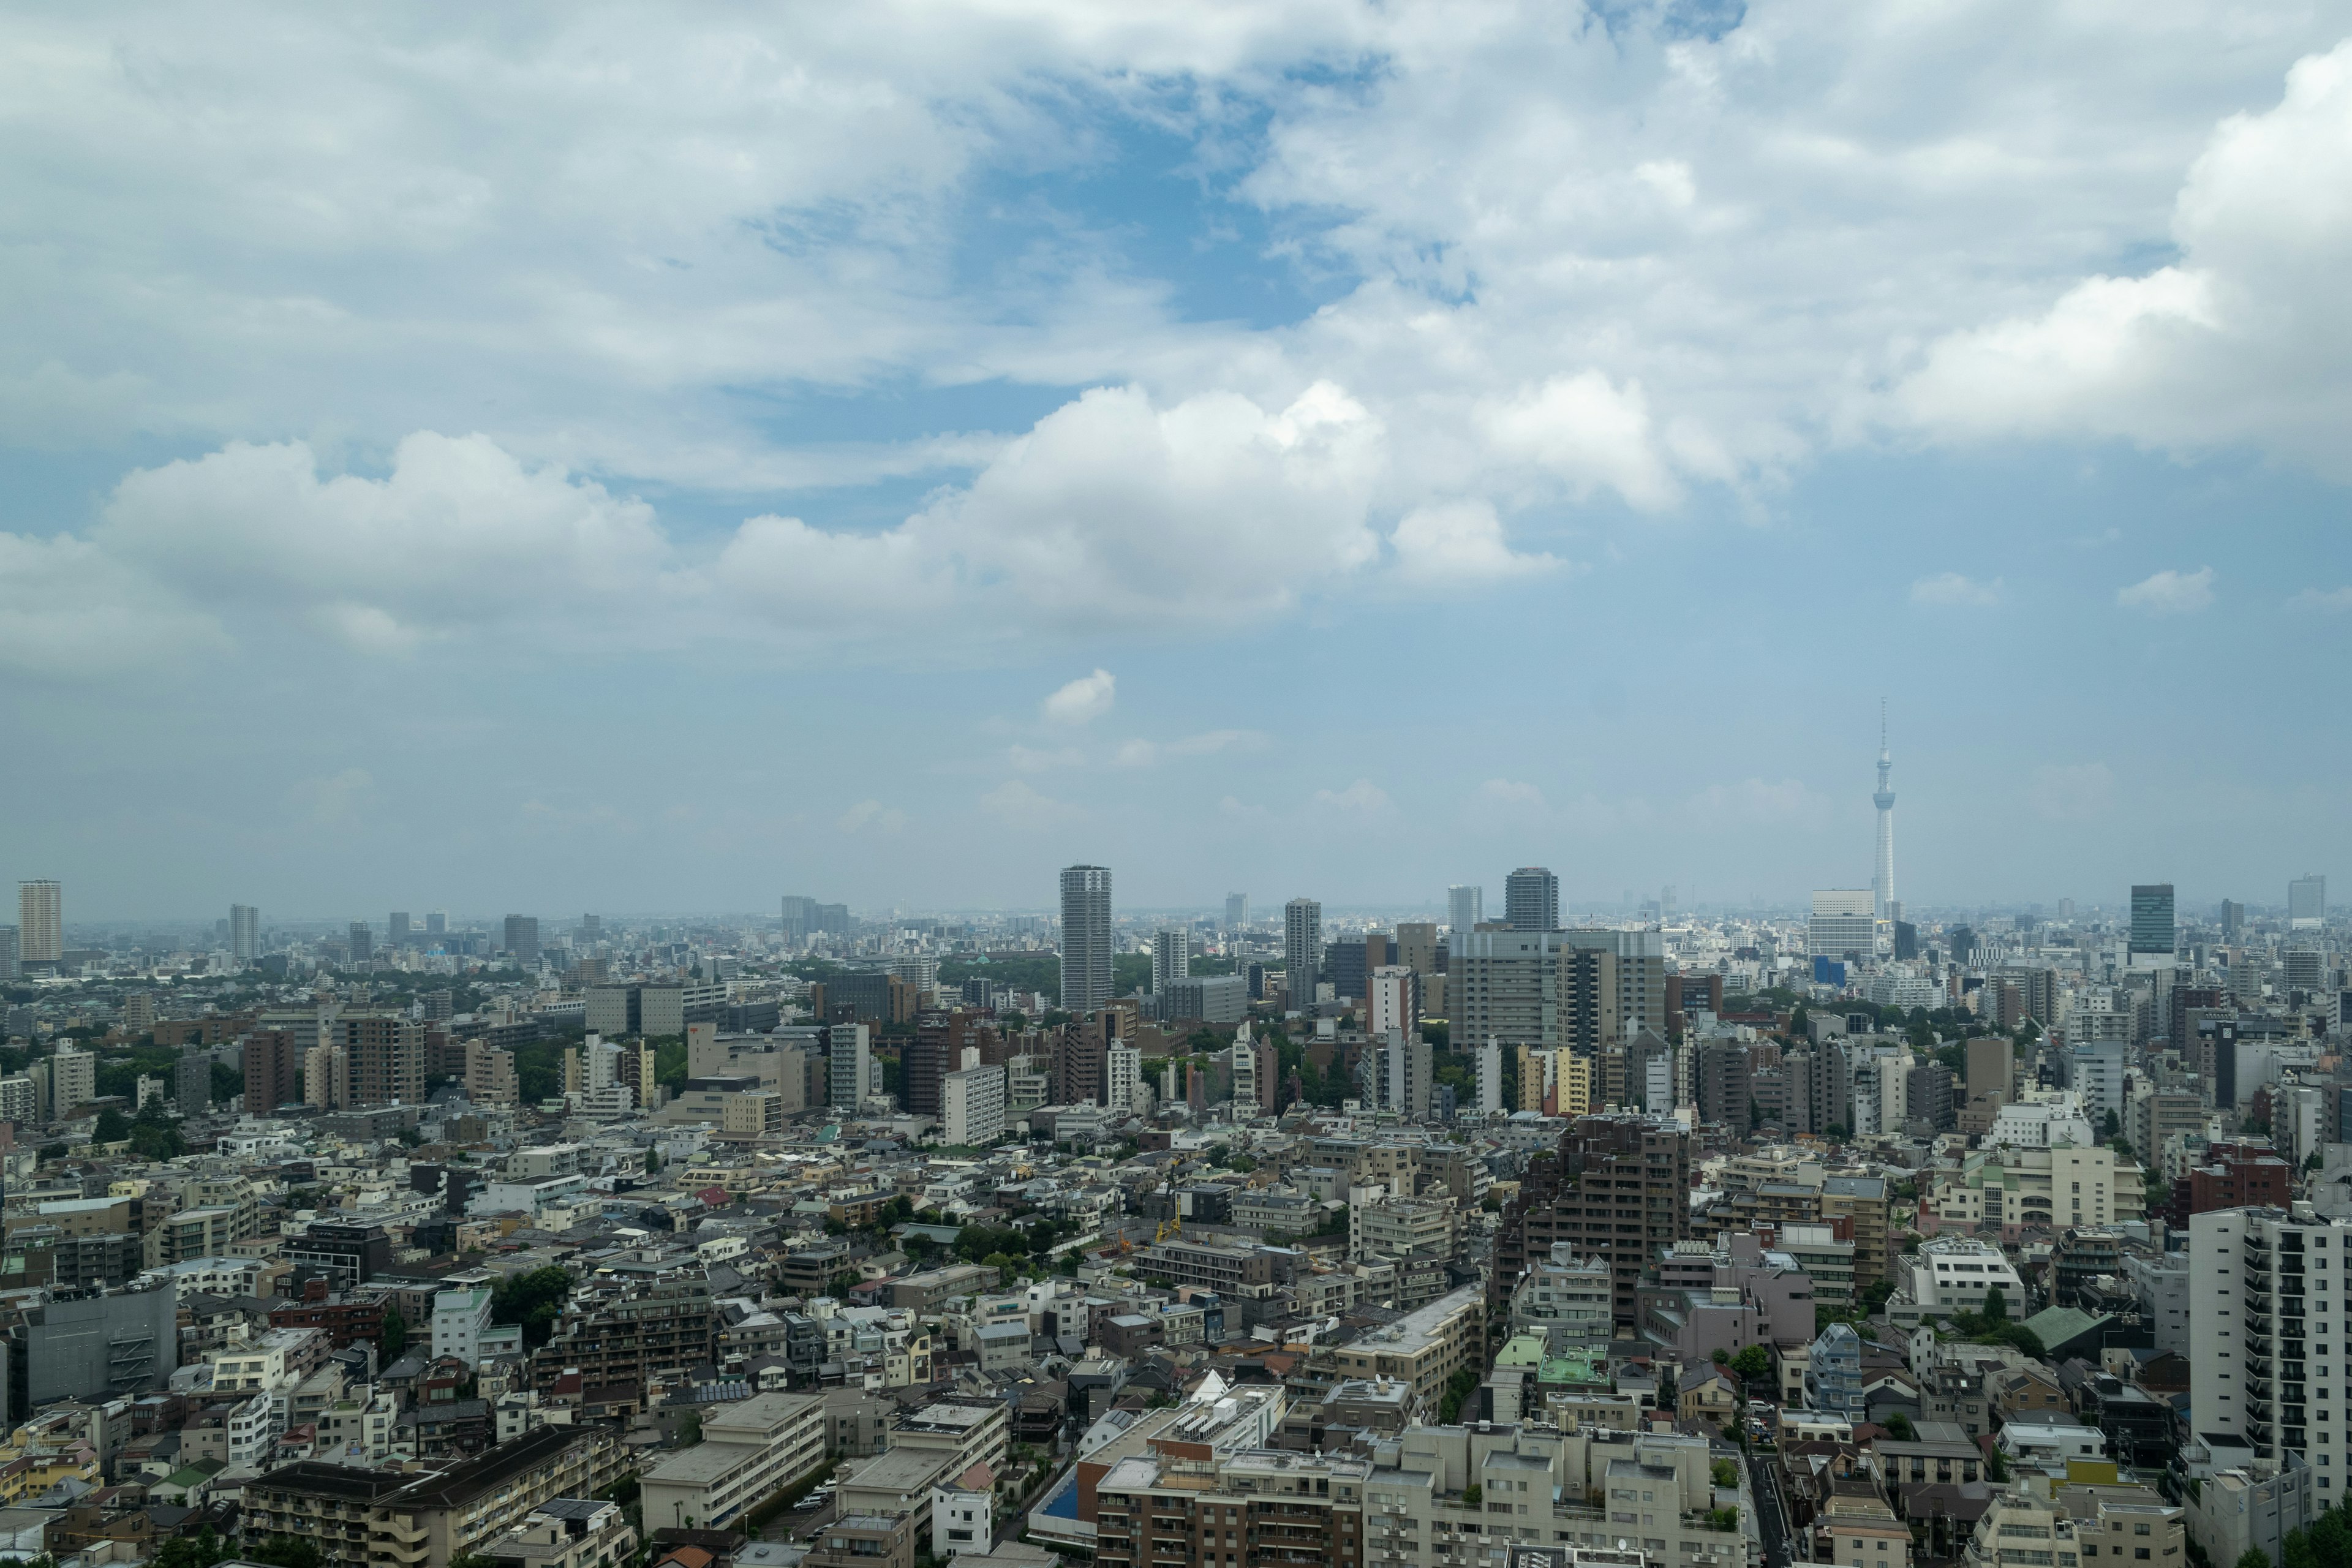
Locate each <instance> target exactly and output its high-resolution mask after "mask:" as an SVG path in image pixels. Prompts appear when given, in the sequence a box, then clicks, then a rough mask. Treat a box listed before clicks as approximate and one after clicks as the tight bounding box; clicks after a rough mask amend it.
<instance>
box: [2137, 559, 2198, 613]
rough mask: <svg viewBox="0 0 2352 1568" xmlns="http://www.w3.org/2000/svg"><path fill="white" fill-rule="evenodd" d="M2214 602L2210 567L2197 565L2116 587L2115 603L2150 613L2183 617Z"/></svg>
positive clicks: (2163, 572)
mask: <svg viewBox="0 0 2352 1568" xmlns="http://www.w3.org/2000/svg"><path fill="white" fill-rule="evenodd" d="M2212 602H2213V568H2211V567H2210V566H2200V567H2199V568H2198V569H2197V570H2196V571H2194V572H2175V571H2172V570H2170V569H2169V568H2168V569H2167V570H2165V571H2162V572H2158V573H2156V574H2153V575H2151V576H2147V577H2144V578H2142V579H2140V580H2139V581H2138V582H2137V583H2134V584H2131V585H2130V586H2128V587H2124V588H2118V589H2116V604H2118V605H2123V606H2124V607H2125V608H2126V609H2130V610H2146V611H2147V613H2148V614H2150V615H2152V616H2185V615H2192V614H2194V613H2195V612H2197V611H2199V610H2201V609H2203V608H2205V607H2206V606H2207V605H2210V604H2211V603H2212Z"/></svg>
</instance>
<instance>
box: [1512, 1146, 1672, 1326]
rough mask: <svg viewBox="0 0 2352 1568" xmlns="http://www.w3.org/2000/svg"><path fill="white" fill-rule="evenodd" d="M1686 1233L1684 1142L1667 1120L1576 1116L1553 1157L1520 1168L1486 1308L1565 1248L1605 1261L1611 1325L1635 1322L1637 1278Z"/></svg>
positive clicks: (1583, 1255) (1585, 1256) (1582, 1255)
mask: <svg viewBox="0 0 2352 1568" xmlns="http://www.w3.org/2000/svg"><path fill="white" fill-rule="evenodd" d="M1689 1235H1690V1135H1689V1134H1688V1133H1686V1132H1685V1131H1683V1130H1682V1128H1681V1127H1680V1126H1678V1125H1677V1124H1676V1123H1675V1122H1674V1121H1672V1120H1670V1119H1662V1118H1653V1117H1648V1116H1637V1115H1631V1114H1623V1113H1621V1114H1616V1115H1606V1116H1580V1117H1579V1118H1577V1119H1576V1120H1575V1121H1572V1122H1570V1124H1569V1129H1568V1131H1567V1133H1566V1134H1565V1135H1564V1136H1563V1137H1562V1138H1561V1140H1560V1148H1559V1154H1558V1155H1557V1156H1555V1157H1553V1158H1549V1159H1539V1160H1538V1161H1536V1162H1535V1163H1532V1164H1531V1165H1529V1167H1528V1174H1527V1179H1526V1180H1525V1182H1523V1183H1522V1184H1521V1185H1520V1188H1519V1195H1518V1197H1517V1199H1515V1200H1514V1201H1513V1202H1512V1204H1511V1206H1510V1207H1509V1208H1508V1209H1507V1210H1505V1211H1504V1215H1503V1226H1502V1229H1501V1231H1500V1233H1499V1234H1498V1235H1497V1236H1496V1239H1495V1268H1494V1273H1493V1274H1492V1275H1491V1276H1490V1277H1489V1279H1488V1283H1487V1302H1488V1305H1489V1307H1490V1308H1492V1309H1494V1311H1493V1312H1492V1314H1491V1315H1492V1316H1493V1317H1494V1318H1495V1319H1496V1321H1500V1319H1501V1309H1502V1308H1504V1307H1505V1306H1507V1304H1508V1302H1509V1300H1510V1298H1511V1292H1512V1290H1513V1289H1516V1288H1517V1284H1518V1282H1519V1279H1520V1277H1521V1276H1522V1275H1524V1274H1525V1273H1527V1272H1528V1269H1530V1268H1533V1267H1534V1265H1535V1264H1536V1263H1538V1262H1541V1261H1543V1260H1545V1259H1548V1258H1550V1256H1551V1249H1552V1247H1553V1246H1554V1244H1556V1243H1559V1242H1563V1241H1565V1242H1568V1243H1570V1244H1571V1245H1572V1246H1573V1247H1575V1249H1576V1255H1577V1256H1578V1257H1580V1258H1593V1257H1598V1258H1605V1259H1607V1260H1608V1263H1609V1267H1610V1273H1611V1275H1612V1279H1614V1282H1615V1286H1616V1318H1617V1321H1619V1322H1621V1323H1630V1322H1633V1321H1635V1315H1636V1310H1637V1309H1636V1307H1635V1303H1634V1291H1635V1289H1636V1288H1637V1287H1638V1286H1639V1285H1640V1284H1641V1280H1642V1270H1643V1268H1646V1267H1647V1266H1648V1265H1649V1262H1650V1260H1651V1259H1653V1258H1656V1257H1657V1256H1658V1254H1659V1253H1660V1252H1662V1251H1664V1249H1665V1248H1666V1247H1668V1246H1669V1245H1671V1244H1672V1243H1674V1242H1677V1241H1681V1240H1684V1239H1685V1238H1686V1237H1688V1236H1689Z"/></svg>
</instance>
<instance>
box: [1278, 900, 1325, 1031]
mask: <svg viewBox="0 0 2352 1568" xmlns="http://www.w3.org/2000/svg"><path fill="white" fill-rule="evenodd" d="M1282 957H1283V962H1284V963H1286V964H1287V965H1288V967H1289V974H1288V976H1287V979H1286V984H1288V986H1289V987H1290V1010H1291V1011H1292V1012H1294V1013H1311V1012H1313V1011H1314V1010H1315V979H1316V975H1317V973H1318V968H1319V966H1320V965H1321V963H1322V962H1323V906H1322V905H1321V904H1319V903H1318V902H1316V901H1315V900H1313V899H1293V900H1290V902H1288V903H1286V904H1285V905H1283V906H1282Z"/></svg>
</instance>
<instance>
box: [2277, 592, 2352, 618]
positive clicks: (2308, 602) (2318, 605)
mask: <svg viewBox="0 0 2352 1568" xmlns="http://www.w3.org/2000/svg"><path fill="white" fill-rule="evenodd" d="M2288 603H2290V604H2292V605H2294V606H2295V607H2296V608H2297V609H2303V610H2325V611H2327V612H2328V613H2330V614H2334V613H2336V612H2337V611H2342V610H2352V587H2346V588H2305V590H2304V591H2303V592H2302V593H2300V594H2297V595H2295V596H2294V598H2293V599H2291V600H2289V601H2288Z"/></svg>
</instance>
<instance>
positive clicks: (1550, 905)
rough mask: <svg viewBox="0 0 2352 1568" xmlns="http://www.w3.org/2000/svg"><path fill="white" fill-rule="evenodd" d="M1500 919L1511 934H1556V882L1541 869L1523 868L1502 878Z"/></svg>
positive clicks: (1557, 926) (1557, 899)
mask: <svg viewBox="0 0 2352 1568" xmlns="http://www.w3.org/2000/svg"><path fill="white" fill-rule="evenodd" d="M1503 918H1504V919H1505V920H1506V921H1509V922H1510V926H1511V929H1512V930H1513V931H1558V930H1559V878H1558V877H1555V876H1553V875H1552V874H1551V873H1550V872H1549V871H1548V870H1546V869H1544V868H1542V867H1541V866H1522V867H1520V868H1518V869H1517V870H1516V871H1514V872H1512V873H1511V874H1510V875H1509V876H1507V877H1506V878H1504V879H1503Z"/></svg>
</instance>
